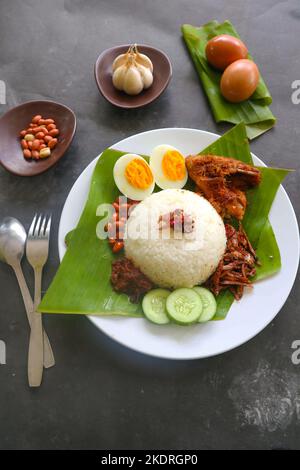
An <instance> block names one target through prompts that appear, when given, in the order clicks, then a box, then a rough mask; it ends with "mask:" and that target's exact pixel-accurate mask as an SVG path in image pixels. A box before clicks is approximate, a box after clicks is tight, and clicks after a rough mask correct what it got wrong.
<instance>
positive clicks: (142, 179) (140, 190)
mask: <svg viewBox="0 0 300 470" xmlns="http://www.w3.org/2000/svg"><path fill="white" fill-rule="evenodd" d="M113 175H114V180H115V183H116V185H117V187H118V189H119V191H121V193H123V194H124V195H125V196H126V197H128V198H129V199H133V200H135V201H142V200H143V199H145V198H146V197H147V196H150V194H151V193H152V192H153V189H154V186H155V181H154V176H153V173H152V170H151V168H150V166H149V165H148V163H147V162H146V160H145V159H144V158H143V157H141V156H140V155H136V154H135V153H126V154H125V155H123V156H122V157H120V158H119V159H118V160H117V161H116V163H115V166H114V170H113Z"/></svg>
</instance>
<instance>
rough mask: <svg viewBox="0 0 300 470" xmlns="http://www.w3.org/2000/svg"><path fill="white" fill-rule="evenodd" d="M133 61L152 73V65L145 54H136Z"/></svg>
mask: <svg viewBox="0 0 300 470" xmlns="http://www.w3.org/2000/svg"><path fill="white" fill-rule="evenodd" d="M135 60H136V62H137V63H138V64H139V65H143V66H144V67H146V68H147V69H149V70H150V71H151V72H153V64H152V62H151V60H150V59H149V57H147V56H146V55H145V54H140V53H139V52H137V53H136V56H135Z"/></svg>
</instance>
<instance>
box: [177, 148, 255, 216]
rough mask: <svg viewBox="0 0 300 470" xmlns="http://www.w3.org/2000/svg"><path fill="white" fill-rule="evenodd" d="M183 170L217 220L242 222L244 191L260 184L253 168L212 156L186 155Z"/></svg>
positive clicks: (236, 161) (244, 205) (244, 204)
mask: <svg viewBox="0 0 300 470" xmlns="http://www.w3.org/2000/svg"><path fill="white" fill-rule="evenodd" d="M186 167H187V170H188V173H189V176H190V178H191V179H192V180H193V181H194V182H195V183H196V185H197V188H196V192H198V193H199V194H200V195H201V196H204V197H205V198H206V199H208V201H209V202H210V203H211V204H212V205H213V206H214V208H215V209H216V211H217V212H218V213H219V214H220V215H221V217H223V218H229V217H235V218H236V219H238V220H242V219H243V217H244V214H245V210H246V206H247V199H246V195H245V191H246V190H247V189H250V188H253V187H255V186H257V185H258V184H259V183H260V181H261V173H260V171H259V170H258V169H257V168H255V167H253V166H251V165H247V164H246V163H243V162H241V161H239V160H235V159H233V158H227V157H219V156H216V155H190V156H189V157H187V158H186Z"/></svg>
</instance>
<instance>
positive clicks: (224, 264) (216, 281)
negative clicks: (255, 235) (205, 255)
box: [206, 224, 258, 300]
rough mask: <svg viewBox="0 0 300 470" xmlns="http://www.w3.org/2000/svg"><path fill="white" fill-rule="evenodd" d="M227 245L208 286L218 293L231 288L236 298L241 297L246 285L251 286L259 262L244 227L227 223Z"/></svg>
mask: <svg viewBox="0 0 300 470" xmlns="http://www.w3.org/2000/svg"><path fill="white" fill-rule="evenodd" d="M225 229H226V235H227V246H226V251H225V254H224V256H223V259H222V260H221V261H220V263H219V265H218V267H217V269H216V271H215V272H214V274H213V275H212V276H211V277H210V278H209V279H208V281H207V283H206V284H207V287H208V288H209V289H210V290H211V291H212V292H213V293H214V294H215V295H218V294H219V293H220V292H221V291H222V290H224V289H227V288H228V289H229V290H230V291H231V292H232V293H233V295H234V297H235V299H236V300H239V299H241V297H242V295H243V292H244V287H251V286H252V282H251V278H252V277H253V276H254V275H255V273H256V268H255V265H257V264H258V262H257V257H256V253H255V251H254V249H253V247H252V246H251V243H250V241H249V240H248V237H247V235H246V233H245V231H244V229H243V227H242V225H241V224H240V225H239V228H238V230H236V229H235V228H234V227H233V226H232V225H229V224H226V225H225Z"/></svg>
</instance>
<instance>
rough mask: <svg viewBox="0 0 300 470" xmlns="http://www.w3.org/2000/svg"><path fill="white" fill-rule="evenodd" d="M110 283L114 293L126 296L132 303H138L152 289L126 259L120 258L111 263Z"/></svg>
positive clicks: (147, 281) (148, 282)
mask: <svg viewBox="0 0 300 470" xmlns="http://www.w3.org/2000/svg"><path fill="white" fill-rule="evenodd" d="M111 283H112V286H113V288H114V290H115V291H117V292H122V293H123V294H127V295H128V296H129V298H130V300H131V302H133V303H138V302H139V300H140V299H141V297H142V296H143V295H144V294H145V293H146V292H148V291H149V290H151V289H153V287H154V286H153V284H152V282H151V281H150V280H149V279H148V278H147V277H146V276H145V275H144V274H143V273H142V272H141V271H140V270H139V269H138V268H136V267H135V266H134V264H133V263H132V261H130V260H129V259H128V258H120V259H118V260H116V261H114V262H113V263H112V273H111Z"/></svg>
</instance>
